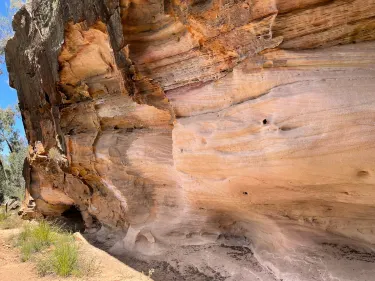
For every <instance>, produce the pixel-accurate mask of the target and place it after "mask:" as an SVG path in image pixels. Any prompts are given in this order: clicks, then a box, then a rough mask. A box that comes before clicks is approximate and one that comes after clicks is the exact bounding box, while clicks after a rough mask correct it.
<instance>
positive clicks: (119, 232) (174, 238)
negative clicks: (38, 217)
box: [7, 0, 375, 281]
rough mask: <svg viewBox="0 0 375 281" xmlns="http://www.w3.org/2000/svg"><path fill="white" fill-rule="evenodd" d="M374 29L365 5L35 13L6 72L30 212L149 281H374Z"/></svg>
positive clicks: (61, 5) (258, 1)
mask: <svg viewBox="0 0 375 281" xmlns="http://www.w3.org/2000/svg"><path fill="white" fill-rule="evenodd" d="M374 18H375V2H374V1H372V0H350V1H342V0H332V1H327V0H301V1H287V0H267V1H263V0H248V1H243V0H240V1H216V0H212V1H178V0H176V1H143V0H140V1H130V0H122V1H118V0H117V1H116V0H91V1H76V0H51V1H43V0H33V1H30V2H29V3H28V4H27V5H26V6H25V7H24V8H22V9H21V10H20V11H19V12H18V13H17V14H16V16H15V19H14V28H15V31H16V34H15V37H14V38H13V39H11V40H10V41H9V43H8V45H7V65H8V70H9V74H10V84H11V86H13V87H14V88H16V89H17V91H18V95H19V98H20V108H21V112H22V117H23V121H24V124H25V129H26V134H27V138H28V140H29V143H30V144H31V147H30V159H29V161H28V163H27V164H26V165H25V178H26V182H27V188H28V190H29V192H30V194H31V196H32V197H33V198H34V199H35V202H36V205H37V209H38V211H39V212H41V213H43V214H45V215H52V216H61V215H64V214H65V213H66V212H69V210H72V208H73V207H72V206H75V207H74V208H78V209H79V211H80V212H81V215H82V218H83V220H84V223H85V226H86V229H87V231H88V232H89V233H91V235H93V237H94V238H95V240H96V241H98V243H101V244H102V246H103V247H106V248H107V249H108V250H109V251H111V252H112V253H114V254H116V255H118V256H119V257H121V258H122V259H124V260H125V261H126V262H127V263H129V264H133V265H134V266H135V267H143V266H145V262H147V263H146V264H147V266H145V268H144V270H145V271H147V270H148V268H151V267H155V269H156V273H155V276H156V277H155V278H159V279H160V280H175V279H176V278H177V279H176V280H284V281H285V280H372V277H373V275H374V273H375V269H374V268H375V254H374V252H373V250H374V248H373V244H374V243H375V206H374V205H375V145H374V144H375V130H374V127H375V93H374V89H375V42H374V41H371V40H374V39H375V19H374ZM150 265H152V266H150ZM147 267H148V268H147ZM158 271H159V273H158Z"/></svg>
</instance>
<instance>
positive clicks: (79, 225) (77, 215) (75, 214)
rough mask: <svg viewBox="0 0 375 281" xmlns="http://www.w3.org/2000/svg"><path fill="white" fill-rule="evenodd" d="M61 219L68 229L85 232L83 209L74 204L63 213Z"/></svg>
mask: <svg viewBox="0 0 375 281" xmlns="http://www.w3.org/2000/svg"><path fill="white" fill-rule="evenodd" d="M60 220H61V221H62V222H63V225H64V227H65V228H67V230H70V231H73V232H77V231H79V232H83V231H84V230H85V222H84V221H83V218H82V215H81V211H80V210H79V209H78V207H76V206H74V205H73V206H71V207H70V208H69V209H68V210H66V211H65V212H63V213H62V214H61V217H60Z"/></svg>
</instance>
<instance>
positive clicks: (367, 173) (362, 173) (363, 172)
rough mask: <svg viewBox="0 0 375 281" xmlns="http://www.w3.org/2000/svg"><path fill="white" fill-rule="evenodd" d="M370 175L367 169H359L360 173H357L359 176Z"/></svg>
mask: <svg viewBox="0 0 375 281" xmlns="http://www.w3.org/2000/svg"><path fill="white" fill-rule="evenodd" d="M368 175H370V173H369V172H367V171H359V172H358V173H357V176H358V177H361V178H362V177H367V176H368Z"/></svg>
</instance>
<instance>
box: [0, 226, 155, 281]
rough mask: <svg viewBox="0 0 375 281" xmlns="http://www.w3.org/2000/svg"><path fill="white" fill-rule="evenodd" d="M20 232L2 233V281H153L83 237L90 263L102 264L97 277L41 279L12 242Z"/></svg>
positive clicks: (77, 237)
mask: <svg viewBox="0 0 375 281" xmlns="http://www.w3.org/2000/svg"><path fill="white" fill-rule="evenodd" d="M18 231H19V230H17V229H16V230H0V280H1V281H35V280H43V281H60V280H64V281H73V280H74V281H78V280H88V281H99V280H101V281H149V280H151V279H150V278H148V277H146V276H145V275H143V274H142V273H140V272H138V271H135V270H134V269H132V268H130V267H128V266H126V265H125V264H123V263H122V262H120V261H118V260H117V259H115V258H114V257H112V256H110V255H108V254H107V253H106V252H104V251H102V250H99V249H97V248H95V247H93V246H92V245H90V244H89V243H87V242H86V240H85V239H84V238H83V237H82V236H80V235H77V236H76V239H77V241H78V243H79V245H80V251H82V253H84V256H85V257H87V258H88V259H91V258H94V259H95V261H96V262H97V263H98V270H97V271H98V272H97V273H96V274H95V275H94V276H93V277H83V278H59V277H56V276H46V277H39V276H38V275H37V272H36V269H35V264H34V263H32V262H21V259H20V254H19V251H18V249H16V248H14V247H13V246H12V242H11V241H10V239H11V237H12V236H14V235H15V234H16V233H17V232H18Z"/></svg>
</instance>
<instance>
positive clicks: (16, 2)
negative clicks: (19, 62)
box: [0, 0, 25, 62]
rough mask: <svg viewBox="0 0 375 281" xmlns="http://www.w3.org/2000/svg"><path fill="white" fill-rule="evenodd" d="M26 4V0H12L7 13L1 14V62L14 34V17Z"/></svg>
mask: <svg viewBox="0 0 375 281" xmlns="http://www.w3.org/2000/svg"><path fill="white" fill-rule="evenodd" d="M23 4H25V1H24V0H10V7H8V11H7V14H6V15H2V16H0V62H3V60H4V57H3V56H4V49H5V46H6V44H7V42H8V40H9V39H10V38H11V37H12V35H13V29H12V18H13V15H14V14H15V13H16V12H17V10H18V9H20V8H21V7H22V5H23Z"/></svg>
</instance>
